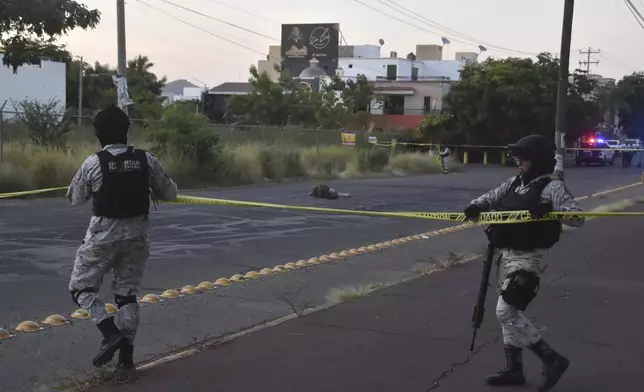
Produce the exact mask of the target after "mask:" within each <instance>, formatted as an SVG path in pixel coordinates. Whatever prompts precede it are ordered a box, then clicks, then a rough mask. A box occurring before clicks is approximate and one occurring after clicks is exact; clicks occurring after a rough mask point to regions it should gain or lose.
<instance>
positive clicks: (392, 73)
mask: <svg viewBox="0 0 644 392" xmlns="http://www.w3.org/2000/svg"><path fill="white" fill-rule="evenodd" d="M397 74H398V67H397V66H396V65H395V64H389V65H387V80H396V76H397Z"/></svg>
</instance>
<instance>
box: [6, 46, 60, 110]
mask: <svg viewBox="0 0 644 392" xmlns="http://www.w3.org/2000/svg"><path fill="white" fill-rule="evenodd" d="M2 57H3V55H2V54H0V61H1V60H2ZM66 67H67V66H66V64H65V63H59V62H55V61H43V62H42V64H41V65H40V66H33V65H25V66H23V67H20V68H18V73H17V74H14V73H13V69H12V68H7V67H5V66H3V65H0V106H2V104H3V103H4V102H5V101H6V102H7V104H6V105H5V107H4V118H5V119H7V118H11V117H13V116H14V114H13V113H9V112H16V111H17V110H18V108H16V107H14V104H16V105H17V104H18V103H19V102H22V101H25V100H38V101H41V102H44V103H47V102H49V101H51V100H52V99H53V100H56V101H58V102H60V104H61V108H64V107H65V106H66V99H67V98H66V94H67V89H66V86H67V85H66V70H67V69H66ZM12 101H13V103H12Z"/></svg>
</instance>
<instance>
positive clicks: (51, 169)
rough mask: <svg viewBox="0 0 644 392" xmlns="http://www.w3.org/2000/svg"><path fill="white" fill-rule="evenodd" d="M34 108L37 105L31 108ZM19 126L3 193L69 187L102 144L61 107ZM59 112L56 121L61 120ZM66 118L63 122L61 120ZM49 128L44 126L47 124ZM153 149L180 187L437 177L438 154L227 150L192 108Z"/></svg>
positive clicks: (269, 147) (0, 180)
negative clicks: (71, 122) (81, 135)
mask: <svg viewBox="0 0 644 392" xmlns="http://www.w3.org/2000/svg"><path fill="white" fill-rule="evenodd" d="M29 105H32V106H29ZM25 107H28V108H29V113H30V114H29V116H28V119H29V121H26V119H27V117H26V118H25V119H23V121H22V125H21V126H22V127H24V133H25V134H27V135H29V136H30V138H26V139H23V140H13V141H10V142H9V143H8V144H6V145H5V146H4V161H3V163H2V165H0V192H15V191H21V190H28V189H39V188H47V187H57V186H64V185H67V184H68V183H69V181H70V180H71V179H72V177H73V176H74V174H75V172H76V170H78V168H79V167H80V165H81V164H82V162H83V161H84V160H85V159H86V158H87V157H88V156H89V155H90V154H92V153H93V152H95V151H97V150H98V149H99V145H98V143H97V142H94V143H90V142H69V141H68V140H67V138H65V135H66V133H67V130H68V125H67V123H66V122H65V123H62V122H60V121H62V118H66V117H65V116H64V113H63V114H61V113H59V112H56V111H55V110H58V109H56V108H57V106H56V105H53V104H52V105H51V106H49V105H40V106H39V105H33V104H26V106H25ZM56 113H58V114H56ZM57 116H62V117H60V118H59V117H57ZM43 124H44V125H43ZM147 131H148V137H147V143H146V144H143V145H140V144H138V145H139V146H140V147H143V148H148V149H150V150H151V151H152V152H154V153H155V154H157V155H158V156H159V158H160V159H161V162H162V164H163V165H164V167H165V168H166V170H167V171H168V172H169V173H170V174H171V175H172V177H173V178H174V179H175V180H176V181H177V183H178V184H179V186H180V187H181V188H184V189H185V188H196V187H201V186H210V185H241V184H251V183H258V182H265V181H279V180H281V179H285V178H304V177H308V178H316V179H330V178H352V177H359V176H364V175H369V174H374V173H383V174H391V173H394V174H397V175H402V174H420V173H438V172H439V171H440V168H439V164H438V162H437V160H436V157H435V155H434V154H421V153H414V154H396V155H394V156H393V157H390V152H391V149H390V148H388V147H378V146H374V145H371V144H368V143H363V144H362V145H363V147H358V148H346V147H341V146H340V145H339V143H338V145H329V146H320V147H302V146H298V145H294V144H285V143H271V144H269V143H261V142H249V143H243V144H222V143H220V140H219V137H218V135H217V133H216V132H215V131H214V130H213V128H212V127H211V126H210V125H209V124H208V121H207V119H206V118H205V116H203V115H201V114H199V113H195V112H194V111H193V110H191V109H190V108H189V107H188V106H186V105H182V104H171V105H168V106H167V107H166V108H165V109H164V114H163V117H162V119H161V120H160V121H159V122H158V123H157V124H156V125H155V127H154V129H148V130H147Z"/></svg>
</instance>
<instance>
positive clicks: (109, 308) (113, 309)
mask: <svg viewBox="0 0 644 392" xmlns="http://www.w3.org/2000/svg"><path fill="white" fill-rule="evenodd" d="M105 310H106V311H107V313H109V314H113V313H116V312H118V311H119V310H118V309H117V308H116V306H114V305H112V304H110V303H106V304H105Z"/></svg>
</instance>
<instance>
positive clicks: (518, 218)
mask: <svg viewBox="0 0 644 392" xmlns="http://www.w3.org/2000/svg"><path fill="white" fill-rule="evenodd" d="M171 203H172V204H204V205H223V206H233V207H257V208H277V209H283V210H296V211H310V212H329V213H339V214H351V215H365V216H380V217H392V218H416V219H428V220H441V221H450V222H464V221H466V220H467V219H466V217H465V214H463V213H458V212H395V211H390V212H385V211H363V210H344V209H339V208H324V207H310V206H294V205H287V204H274V203H260V202H253V201H240V200H227V199H214V198H208V197H195V196H179V197H178V198H177V200H176V201H174V202H171ZM607 216H644V212H553V213H550V214H548V215H546V216H545V217H543V218H541V219H533V218H532V217H531V215H530V213H529V212H528V211H502V212H484V213H481V215H480V217H479V219H478V223H483V224H486V223H494V224H511V223H521V222H527V221H535V220H574V219H579V218H588V217H607Z"/></svg>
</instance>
